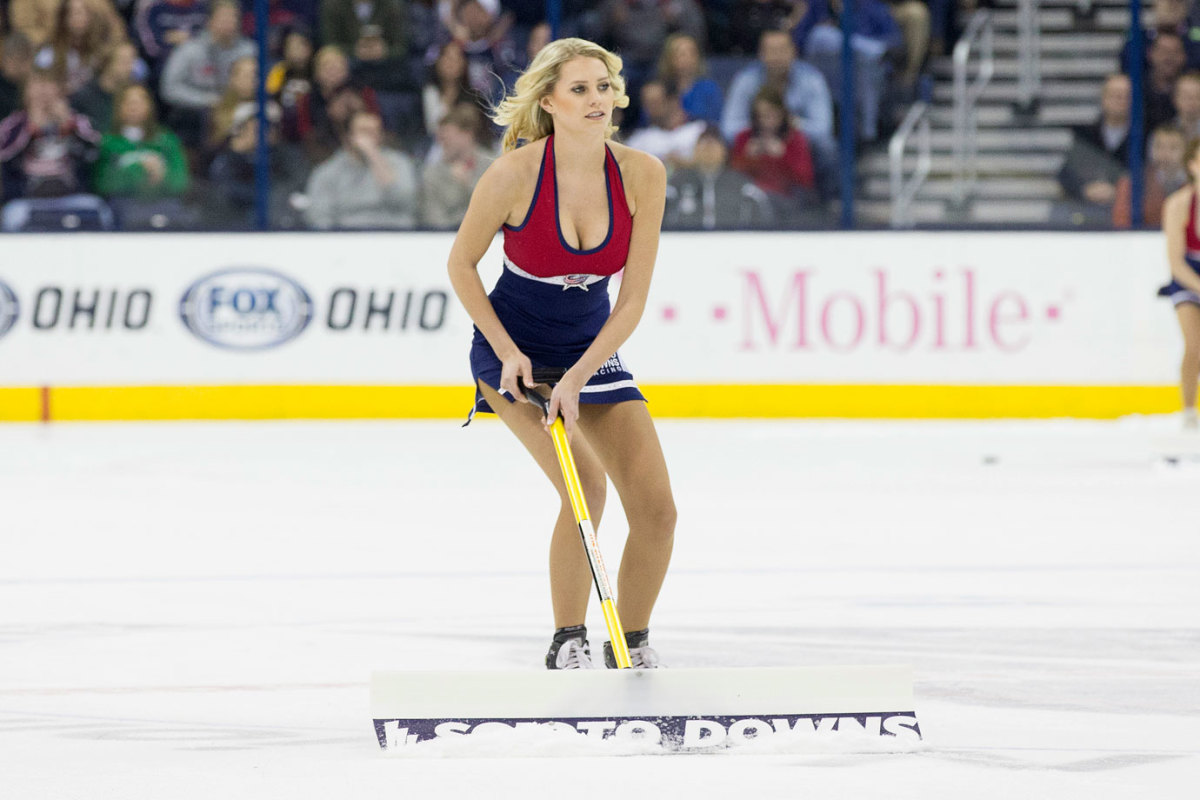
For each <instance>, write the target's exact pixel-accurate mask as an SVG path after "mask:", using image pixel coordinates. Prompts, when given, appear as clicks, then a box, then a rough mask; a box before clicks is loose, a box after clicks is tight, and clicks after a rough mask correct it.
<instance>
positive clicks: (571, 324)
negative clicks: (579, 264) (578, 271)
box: [471, 267, 646, 416]
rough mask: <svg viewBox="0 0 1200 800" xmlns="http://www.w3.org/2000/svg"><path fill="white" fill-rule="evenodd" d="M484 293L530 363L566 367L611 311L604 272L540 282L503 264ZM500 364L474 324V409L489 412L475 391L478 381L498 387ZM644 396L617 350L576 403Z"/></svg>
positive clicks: (585, 348) (572, 362)
mask: <svg viewBox="0 0 1200 800" xmlns="http://www.w3.org/2000/svg"><path fill="white" fill-rule="evenodd" d="M488 299H489V300H491V301H492V308H494V309H495V310H496V316H498V317H499V318H500V322H501V323H503V324H504V329H505V330H506V331H508V335H509V336H511V337H512V340H513V342H515V343H516V345H517V347H518V348H520V350H521V352H522V353H524V354H525V355H526V356H527V357H528V358H529V360H530V361H531V362H532V363H533V368H534V369H539V368H553V369H559V370H567V369H570V368H571V367H573V366H575V362H577V361H578V360H579V358H580V356H582V355H583V354H584V352H585V351H586V350H587V349H588V348H589V347H591V345H592V342H593V341H595V339H596V335H597V334H598V333H599V332H600V329H601V328H602V327H604V323H605V322H607V321H608V315H609V313H610V312H611V311H612V308H611V306H610V305H609V300H608V278H603V279H601V280H598V281H596V282H595V283H592V284H590V285H588V284H581V283H545V282H542V281H538V280H535V279H532V278H526V277H522V276H520V275H518V274H516V273H515V272H513V271H512V270H511V269H509V268H507V267H505V269H504V271H503V272H502V273H501V275H500V279H499V280H498V281H496V286H495V288H494V289H492V292H491V294H489V295H488ZM501 368H502V364H501V363H500V359H499V358H498V357H497V356H496V353H495V351H494V350H492V346H491V345H490V344H488V341H487V339H486V338H484V335H483V334H482V333H481V332H480V331H479V328H475V335H474V337H473V338H472V340H471V375H472V376H473V377H474V378H475V408H474V410H473V411H472V416H474V414H476V413H494V412H493V411H492V408H491V406H489V405H488V403H487V401H486V400H484V399H483V395H482V393H481V392H480V391H479V382H480V381H482V382H483V383H485V384H487V385H488V386H490V387H492V388H493V389H495V390H496V391H497V392H500V393H501V394H502V395H504V396H505V397H507V399H508V400H509V402H512V398H511V397H508V394H507V392H502V391H501V390H500V372H501ZM645 399H646V398H645V397H644V396H643V395H642V392H641V390H639V389H638V387H637V383H635V382H634V380H633V375H631V374H630V373H629V371H628V370H627V369H626V368H625V364H624V362H622V361H621V357H620V355H619V354H617V353H613V355H612V357H611V358H609V359H608V361H606V362H605V363H604V366H602V367H600V369H598V370H597V371H596V374H595V375H593V376H592V377H591V378H590V379H589V380H588V382H587V384H586V385H585V386H584V387H583V389H582V390H581V391H580V393H579V402H580V403H589V404H591V403H620V402H623V401H625V400H642V401H644V400H645Z"/></svg>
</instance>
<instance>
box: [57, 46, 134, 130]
mask: <svg viewBox="0 0 1200 800" xmlns="http://www.w3.org/2000/svg"><path fill="white" fill-rule="evenodd" d="M142 74H143V70H142V69H141V68H140V66H139V63H138V57H137V49H136V48H135V47H134V46H133V42H122V43H121V44H119V45H117V46H116V47H114V48H113V49H112V52H110V53H109V54H108V61H107V62H105V64H104V67H103V68H102V69H101V70H100V74H99V75H97V76H96V77H95V78H93V79H92V80H91V81H89V82H88V84H87V85H86V86H84V87H83V88H82V89H80V90H79V91H78V92H76V93H75V94H73V95H71V107H72V108H74V109H75V110H77V111H78V112H79V113H81V114H84V115H85V116H87V118H88V119H90V120H91V121H92V127H93V128H95V129H96V130H98V131H105V130H108V128H109V126H110V125H111V123H112V117H113V101H114V99H115V98H116V96H117V93H118V92H120V91H121V90H122V89H124V88H125V87H126V86H128V85H129V84H131V83H141V78H142Z"/></svg>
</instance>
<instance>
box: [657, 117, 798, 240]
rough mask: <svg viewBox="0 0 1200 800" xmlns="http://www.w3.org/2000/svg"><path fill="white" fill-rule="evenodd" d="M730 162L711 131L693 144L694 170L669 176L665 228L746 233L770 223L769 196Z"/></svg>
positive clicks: (713, 129)
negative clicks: (747, 230)
mask: <svg viewBox="0 0 1200 800" xmlns="http://www.w3.org/2000/svg"><path fill="white" fill-rule="evenodd" d="M728 161H729V150H728V148H726V146H725V139H724V138H723V137H722V136H721V131H720V130H719V129H718V128H716V127H715V126H709V127H708V128H706V129H705V130H704V133H702V134H700V138H699V140H698V141H697V142H696V153H695V157H694V158H693V159H692V165H691V166H690V167H684V168H682V169H678V170H675V171H674V172H673V173H671V178H670V180H669V181H668V183H667V207H666V212H665V216H664V218H663V227H664V228H673V229H676V230H697V229H700V230H713V229H716V228H727V229H734V230H745V229H747V228H765V227H768V226H770V225H771V224H772V223H773V221H774V218H775V215H774V210H773V208H772V206H771V201H770V199H769V198H768V197H767V193H766V192H764V191H763V190H762V189H760V188H758V187H757V186H755V185H754V183H753V182H752V181H751V180H750V179H749V178H747V177H746V176H745V175H743V174H742V173H740V172H738V171H737V170H734V169H731V168H730V167H729V163H728Z"/></svg>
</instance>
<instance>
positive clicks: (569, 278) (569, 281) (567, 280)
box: [562, 275, 592, 292]
mask: <svg viewBox="0 0 1200 800" xmlns="http://www.w3.org/2000/svg"><path fill="white" fill-rule="evenodd" d="M590 277H592V276H591V275H566V276H564V277H563V279H562V280H563V291H564V292H565V291H566V290H567V289H583V290H584V291H585V292H586V291H587V290H588V287H587V281H588V278H590Z"/></svg>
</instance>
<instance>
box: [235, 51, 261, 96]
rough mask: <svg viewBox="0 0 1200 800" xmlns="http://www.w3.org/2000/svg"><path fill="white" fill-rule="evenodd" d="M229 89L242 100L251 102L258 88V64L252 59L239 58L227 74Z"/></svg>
mask: <svg viewBox="0 0 1200 800" xmlns="http://www.w3.org/2000/svg"><path fill="white" fill-rule="evenodd" d="M229 88H230V89H232V90H233V92H234V94H236V95H237V96H238V98H240V99H242V100H252V99H253V98H254V93H255V90H256V89H257V88H258V62H257V61H256V60H255V59H253V58H239V59H238V60H237V61H235V62H234V64H233V69H232V70H230V72H229Z"/></svg>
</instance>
